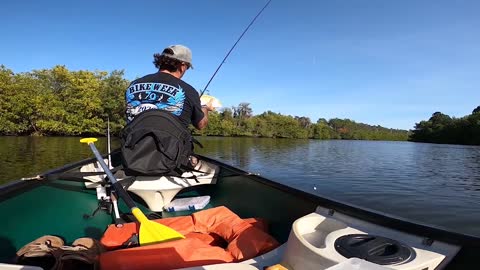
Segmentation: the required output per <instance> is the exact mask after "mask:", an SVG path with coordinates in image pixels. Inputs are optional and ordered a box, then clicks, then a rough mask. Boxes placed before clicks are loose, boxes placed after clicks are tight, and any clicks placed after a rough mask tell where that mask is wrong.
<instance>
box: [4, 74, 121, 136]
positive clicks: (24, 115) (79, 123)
mask: <svg viewBox="0 0 480 270" xmlns="http://www.w3.org/2000/svg"><path fill="white" fill-rule="evenodd" d="M127 87H128V81H127V80H125V79H124V78H123V72H121V71H113V72H112V73H110V74H108V73H107V72H99V71H97V72H91V71H84V70H80V71H69V70H68V69H67V68H66V67H65V66H55V67H53V68H52V69H43V70H34V71H32V72H27V73H18V74H14V73H13V72H12V71H11V70H9V69H7V68H5V67H4V66H1V67H0V134H1V135H19V134H25V135H87V134H91V135H103V134H105V132H106V127H107V124H106V121H107V119H108V118H110V121H111V126H112V130H113V132H118V131H119V130H120V129H121V128H122V127H123V126H124V125H125V120H124V112H123V110H124V101H123V100H124V98H123V95H124V91H125V89H126V88H127ZM107 117H108V118H107Z"/></svg>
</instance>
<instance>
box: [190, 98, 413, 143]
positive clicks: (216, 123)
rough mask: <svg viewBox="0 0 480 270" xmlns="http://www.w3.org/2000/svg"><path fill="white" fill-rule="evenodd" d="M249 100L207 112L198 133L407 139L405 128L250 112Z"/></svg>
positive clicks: (314, 137)
mask: <svg viewBox="0 0 480 270" xmlns="http://www.w3.org/2000/svg"><path fill="white" fill-rule="evenodd" d="M249 105H250V104H249V103H240V104H239V106H238V107H233V108H231V109H230V108H225V109H223V110H221V111H220V112H213V113H210V115H209V123H208V126H207V128H206V129H204V130H202V131H194V133H195V134H198V135H213V136H251V137H267V138H300V139H321V140H328V139H347V140H398V141H400V140H407V139H408V131H406V130H397V129H388V128H384V127H381V126H370V125H366V124H362V123H356V122H354V121H352V120H349V119H338V118H334V119H330V120H328V121H327V120H326V119H323V118H320V119H318V121H317V122H316V123H312V121H311V120H310V118H308V117H298V116H290V115H282V114H280V113H275V112H271V111H267V112H264V113H262V114H259V115H255V116H254V115H252V109H251V108H250V106H249Z"/></svg>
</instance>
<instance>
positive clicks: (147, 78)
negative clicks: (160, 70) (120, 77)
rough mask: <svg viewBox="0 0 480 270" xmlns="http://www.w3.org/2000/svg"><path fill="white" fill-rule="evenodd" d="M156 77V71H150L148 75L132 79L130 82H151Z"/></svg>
mask: <svg viewBox="0 0 480 270" xmlns="http://www.w3.org/2000/svg"><path fill="white" fill-rule="evenodd" d="M156 78H158V74H157V73H152V74H148V75H145V76H143V77H140V78H137V79H135V80H133V81H132V82H131V84H136V83H145V82H152V81H153V80H155V79H156Z"/></svg>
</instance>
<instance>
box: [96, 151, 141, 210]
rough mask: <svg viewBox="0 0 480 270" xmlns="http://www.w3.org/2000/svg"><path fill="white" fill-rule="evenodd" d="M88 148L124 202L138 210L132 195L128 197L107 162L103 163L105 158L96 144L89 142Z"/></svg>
mask: <svg viewBox="0 0 480 270" xmlns="http://www.w3.org/2000/svg"><path fill="white" fill-rule="evenodd" d="M88 146H90V149H92V152H93V154H94V155H95V157H96V158H97V160H98V163H100V166H102V169H103V171H104V172H105V174H107V177H108V179H110V183H111V184H112V186H113V188H114V189H115V191H116V192H117V194H118V196H120V198H122V199H123V201H124V202H125V203H126V204H127V206H128V207H129V208H136V207H137V205H136V204H135V202H134V201H133V200H132V198H131V197H130V195H128V193H127V192H126V191H125V190H124V189H123V187H122V185H121V184H120V183H119V182H118V181H117V179H116V178H115V176H113V174H112V172H111V171H110V169H109V168H108V166H107V164H105V161H103V158H102V156H101V155H100V153H99V152H98V149H97V147H96V146H95V144H94V143H93V142H89V143H88Z"/></svg>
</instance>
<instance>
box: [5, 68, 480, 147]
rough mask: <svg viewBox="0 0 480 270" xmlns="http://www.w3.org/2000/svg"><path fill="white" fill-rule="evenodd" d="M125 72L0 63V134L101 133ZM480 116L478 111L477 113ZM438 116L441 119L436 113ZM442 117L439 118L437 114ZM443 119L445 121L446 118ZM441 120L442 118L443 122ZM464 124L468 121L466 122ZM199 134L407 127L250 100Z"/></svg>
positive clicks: (118, 110)
mask: <svg viewBox="0 0 480 270" xmlns="http://www.w3.org/2000/svg"><path fill="white" fill-rule="evenodd" d="M123 75H124V74H123V71H113V72H111V73H107V72H104V71H95V72H91V71H85V70H80V71H70V70H68V69H67V68H66V67H65V66H55V67H53V68H52V69H42V70H34V71H32V72H27V73H18V74H15V73H14V72H12V71H11V70H9V69H7V68H6V67H5V66H0V135H20V134H22V135H60V136H61V135H67V136H69V135H103V134H105V133H106V128H107V119H109V121H110V126H111V130H112V133H113V134H118V132H119V131H120V130H121V129H122V128H123V126H124V125H125V102H124V100H125V99H124V93H125V89H127V87H128V83H129V82H128V81H127V80H125V79H124V78H123ZM478 115H479V116H480V114H478ZM438 117H439V121H444V119H443V118H442V116H438ZM440 118H441V119H440ZM445 121H446V120H445ZM442 123H443V122H442ZM466 125H467V124H466ZM192 131H193V132H194V134H196V135H203V136H254V137H268V138H302V139H306V138H310V139H321V140H327V139H355V140H406V139H407V137H408V133H407V131H404V130H392V129H386V128H383V127H380V126H369V125H365V124H360V123H355V122H354V121H351V120H348V119H331V120H330V121H327V120H326V119H323V118H320V119H319V120H318V121H317V122H316V123H312V121H311V120H310V118H308V117H303V116H300V117H299V116H290V115H282V114H279V113H274V112H271V111H267V112H264V113H262V114H259V115H253V110H252V108H251V107H250V103H247V102H242V103H240V104H239V105H238V106H237V107H232V108H231V109H230V108H225V109H223V110H222V111H220V112H211V113H210V115H209V123H208V126H207V128H206V129H204V130H202V131H198V130H193V128H192Z"/></svg>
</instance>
